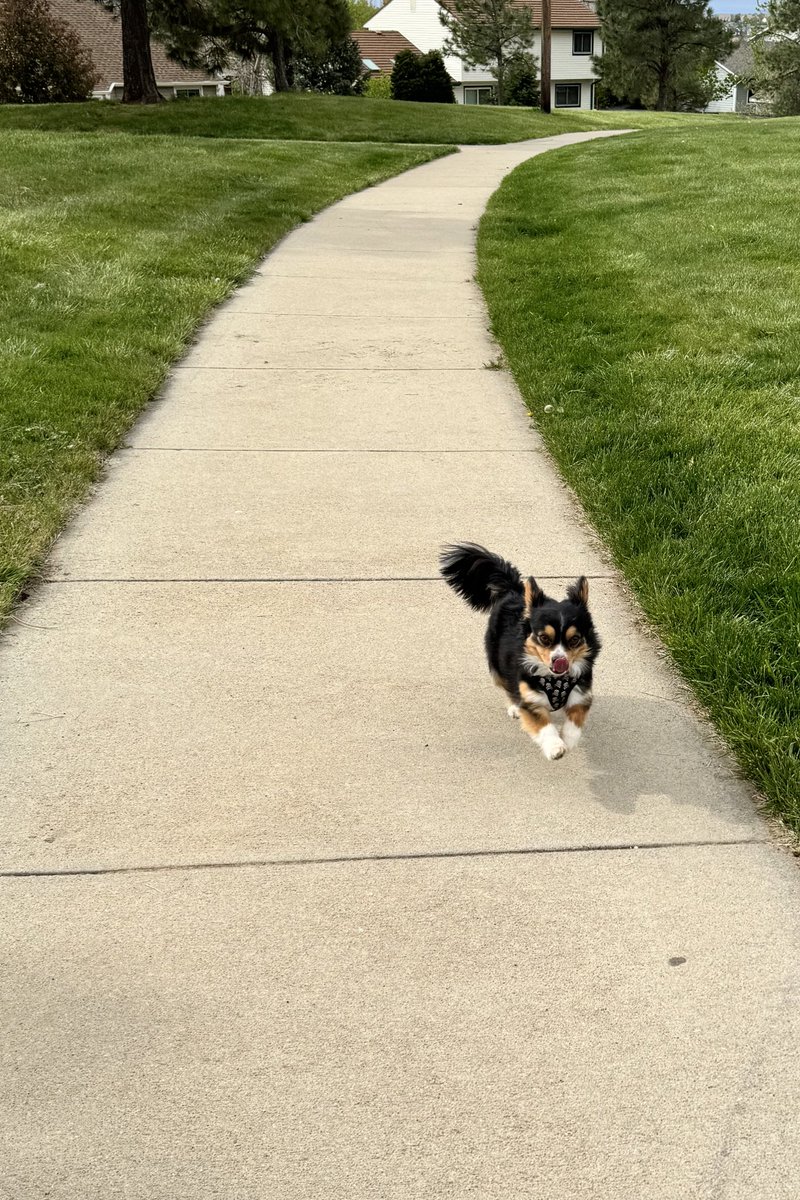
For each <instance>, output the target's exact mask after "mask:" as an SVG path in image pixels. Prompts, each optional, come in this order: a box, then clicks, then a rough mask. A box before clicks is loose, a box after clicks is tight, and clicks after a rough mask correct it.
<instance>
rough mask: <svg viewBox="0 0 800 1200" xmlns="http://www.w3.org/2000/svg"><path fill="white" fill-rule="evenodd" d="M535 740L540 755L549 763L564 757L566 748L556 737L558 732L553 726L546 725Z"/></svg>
mask: <svg viewBox="0 0 800 1200" xmlns="http://www.w3.org/2000/svg"><path fill="white" fill-rule="evenodd" d="M536 740H537V742H538V743H539V748H540V749H541V751H542V754H543V755H544V756H545V758H546V759H548V760H549V761H550V762H553V760H554V759H557V758H563V757H564V754H565V752H566V749H567V747H566V746H565V745H564V743H563V742H562V740H561V738H560V737H559V736H558V730H557V729H556V728H555V726H554V725H546V726H545V728H544V729H543V730H542V731H541V733H540V734H538V736H537V738H536Z"/></svg>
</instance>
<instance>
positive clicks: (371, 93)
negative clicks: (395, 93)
mask: <svg viewBox="0 0 800 1200" xmlns="http://www.w3.org/2000/svg"><path fill="white" fill-rule="evenodd" d="M364 95H365V96H368V97H369V98H370V100H391V98H392V80H391V77H390V76H389V75H370V76H369V78H368V79H367V80H366V81H365V83H364Z"/></svg>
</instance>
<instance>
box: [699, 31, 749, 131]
mask: <svg viewBox="0 0 800 1200" xmlns="http://www.w3.org/2000/svg"><path fill="white" fill-rule="evenodd" d="M714 66H715V68H716V77H717V82H718V83H719V84H720V85H721V87H725V88H726V89H727V90H726V91H725V94H724V95H723V96H721V97H720V98H719V99H717V100H712V101H711V102H710V103H709V104H707V105H706V107H705V108H704V109H703V112H709V113H721V112H724V113H733V112H736V113H747V112H753V111H754V110H755V109H756V108H757V106H758V105H759V99H758V97H756V96H755V94H754V92H753V89H752V87H751V86H750V81H751V80H752V78H753V75H754V72H755V64H754V61H753V49H752V47H751V45H750V43H749V42H748V41H747V40H746V39H745V38H742V41H741V42H740V44H739V45H738V46H737V47H736V49H735V50H734V52H733V54H731V56H730V57H729V58H726V59H725V61H724V62H718V63H715V64H714Z"/></svg>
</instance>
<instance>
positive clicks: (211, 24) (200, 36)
mask: <svg viewBox="0 0 800 1200" xmlns="http://www.w3.org/2000/svg"><path fill="white" fill-rule="evenodd" d="M98 2H99V3H102V4H103V5H104V6H105V7H106V8H111V9H113V10H115V11H117V10H118V9H119V7H120V2H121V0H98ZM147 7H148V16H149V20H150V28H151V31H152V32H153V34H154V35H155V36H157V37H158V38H159V39H160V40H161V41H162V42H164V44H165V46H166V48H167V53H168V54H169V55H170V56H171V57H172V58H174V59H176V60H177V61H178V62H180V63H183V64H184V65H185V66H190V67H202V68H204V69H206V70H209V71H219V70H224V69H226V68H227V67H228V66H229V60H230V58H231V56H232V55H235V56H238V57H239V58H241V59H244V60H246V61H247V60H251V59H254V58H256V57H257V56H265V57H267V58H269V60H270V61H271V64H272V71H271V75H272V82H273V84H274V86H275V88H276V89H277V90H278V91H288V90H289V89H290V88H291V87H292V86H293V82H294V59H295V56H296V55H298V54H310V55H314V56H319V57H321V56H324V55H325V54H326V53H327V52H328V51H329V50H330V48H331V47H332V46H333V45H335V44H337V43H338V42H339V41H340V40H341V39H342V38H344V37H345V36H346V35H347V34H348V33H349V31H350V14H349V11H348V7H347V0H147Z"/></svg>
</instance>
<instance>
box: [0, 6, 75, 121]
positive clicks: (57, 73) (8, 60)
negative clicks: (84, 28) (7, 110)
mask: <svg viewBox="0 0 800 1200" xmlns="http://www.w3.org/2000/svg"><path fill="white" fill-rule="evenodd" d="M96 80H97V72H96V71H95V68H94V63H93V62H92V59H91V56H90V55H89V54H88V52H87V51H86V50H85V49H84V47H83V46H82V44H81V41H80V38H79V37H78V35H77V34H76V33H75V31H74V30H73V29H70V27H69V26H68V25H65V24H64V23H63V22H62V21H58V20H57V19H56V18H55V17H54V16H53V14H52V13H51V11H50V6H49V4H48V3H47V0H2V3H0V103H3V104H47V103H48V102H59V103H63V102H64V101H69V100H85V99H86V98H87V97H88V96H90V95H91V93H92V88H93V87H94V84H95V81H96Z"/></svg>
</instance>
